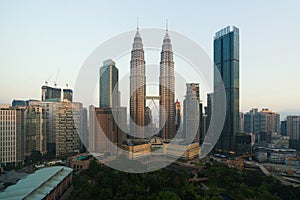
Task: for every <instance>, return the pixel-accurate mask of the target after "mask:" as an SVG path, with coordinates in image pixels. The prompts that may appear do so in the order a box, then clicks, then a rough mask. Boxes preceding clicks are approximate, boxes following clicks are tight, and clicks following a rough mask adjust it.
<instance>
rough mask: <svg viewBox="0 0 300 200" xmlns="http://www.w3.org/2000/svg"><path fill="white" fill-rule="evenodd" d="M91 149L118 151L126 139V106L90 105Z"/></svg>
mask: <svg viewBox="0 0 300 200" xmlns="http://www.w3.org/2000/svg"><path fill="white" fill-rule="evenodd" d="M89 109H90V131H89V151H90V152H93V153H103V152H109V153H118V152H117V147H121V145H122V143H123V142H125V141H126V132H125V130H126V125H127V114H126V113H127V111H126V110H127V109H126V108H125V107H115V108H95V107H94V106H90V108H89Z"/></svg>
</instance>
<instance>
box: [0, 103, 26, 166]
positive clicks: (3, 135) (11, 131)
mask: <svg viewBox="0 0 300 200" xmlns="http://www.w3.org/2000/svg"><path fill="white" fill-rule="evenodd" d="M25 112H26V111H25V109H23V108H12V107H5V108H4V107H1V108H0V165H3V164H4V165H6V164H17V163H20V162H23V161H24V151H25V145H24V136H25Z"/></svg>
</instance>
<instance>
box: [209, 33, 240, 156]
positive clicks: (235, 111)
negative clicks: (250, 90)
mask: <svg viewBox="0 0 300 200" xmlns="http://www.w3.org/2000/svg"><path fill="white" fill-rule="evenodd" d="M214 63H215V65H216V67H217V69H218V70H219V72H220V74H221V77H222V80H223V82H224V86H225V92H226V100H227V102H226V119H225V123H224V127H223V131H222V133H221V136H220V138H219V141H218V143H217V145H216V149H217V150H218V149H219V150H222V151H224V152H226V151H235V136H236V134H237V133H239V127H240V126H239V30H238V28H236V27H226V28H225V29H222V30H221V31H219V32H217V33H216V36H215V38H214Z"/></svg>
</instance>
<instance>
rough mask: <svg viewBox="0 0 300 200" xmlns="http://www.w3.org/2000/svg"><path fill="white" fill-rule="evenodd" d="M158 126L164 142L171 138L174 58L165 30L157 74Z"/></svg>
mask: <svg viewBox="0 0 300 200" xmlns="http://www.w3.org/2000/svg"><path fill="white" fill-rule="evenodd" d="M159 96H160V100H159V119H160V122H159V124H160V125H159V126H160V127H161V128H162V129H161V131H160V135H161V137H162V139H163V140H164V141H165V142H169V141H170V140H172V139H173V138H174V136H175V134H176V131H175V111H174V103H175V76H174V60H173V50H172V44H171V39H170V36H169V33H168V30H166V34H165V37H164V40H163V45H162V51H161V59H160V75H159Z"/></svg>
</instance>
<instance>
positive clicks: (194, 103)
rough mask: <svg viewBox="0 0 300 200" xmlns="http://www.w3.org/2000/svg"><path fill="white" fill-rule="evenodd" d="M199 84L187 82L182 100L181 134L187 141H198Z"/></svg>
mask: <svg viewBox="0 0 300 200" xmlns="http://www.w3.org/2000/svg"><path fill="white" fill-rule="evenodd" d="M199 104H200V102H199V84H198V83H187V84H186V96H185V100H184V101H183V134H184V139H185V140H186V141H187V142H190V143H191V142H198V143H199V117H200V112H199Z"/></svg>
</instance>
